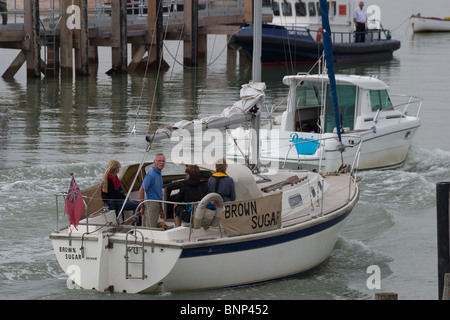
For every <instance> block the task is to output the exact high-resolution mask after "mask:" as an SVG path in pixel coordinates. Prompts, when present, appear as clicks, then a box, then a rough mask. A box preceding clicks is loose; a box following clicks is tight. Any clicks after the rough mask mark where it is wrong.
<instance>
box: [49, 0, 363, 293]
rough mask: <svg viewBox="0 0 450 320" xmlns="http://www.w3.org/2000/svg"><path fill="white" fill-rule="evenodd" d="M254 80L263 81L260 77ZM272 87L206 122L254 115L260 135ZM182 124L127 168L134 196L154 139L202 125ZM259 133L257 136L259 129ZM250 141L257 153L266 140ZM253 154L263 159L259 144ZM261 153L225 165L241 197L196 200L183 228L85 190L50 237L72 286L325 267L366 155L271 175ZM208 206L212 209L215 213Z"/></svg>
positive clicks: (241, 281) (191, 284) (151, 283)
mask: <svg viewBox="0 0 450 320" xmlns="http://www.w3.org/2000/svg"><path fill="white" fill-rule="evenodd" d="M323 1H324V0H323ZM258 4H259V5H260V2H259V1H255V6H256V8H255V10H254V11H255V20H256V19H257V18H258V15H259V14H260V12H261V9H260V7H259V9H258ZM255 38H257V37H255ZM255 47H256V46H255ZM257 74H258V73H257V72H256V73H254V75H257ZM253 79H254V80H259V79H258V77H257V76H255V77H254V78H253ZM264 90H265V84H264V83H261V82H259V81H255V82H253V81H252V82H251V83H249V84H248V85H244V86H243V89H242V90H241V101H239V102H237V103H236V104H235V106H233V107H231V109H227V110H225V111H224V114H222V115H218V116H216V117H215V116H212V117H208V119H207V120H205V122H200V126H201V127H203V128H204V127H207V128H210V127H219V126H222V125H225V127H228V126H229V125H231V124H232V123H234V122H236V123H238V122H239V121H242V120H243V119H244V120H245V119H248V120H249V121H250V122H252V123H254V125H255V131H256V132H258V128H259V126H258V124H259V115H260V110H261V109H262V107H263V102H264V97H265V94H264ZM234 107H236V110H235V111H236V112H233V108H234ZM242 116H243V117H244V118H242ZM224 118H225V119H224ZM181 124H182V128H181V126H180V127H179V128H172V129H173V130H163V131H161V132H159V133H155V134H151V135H149V136H147V138H146V139H147V141H148V142H149V145H148V146H147V149H146V151H145V154H144V157H143V160H142V162H141V163H138V164H134V165H131V166H127V167H123V168H121V171H120V173H119V178H120V180H121V184H122V188H123V189H124V191H126V192H127V197H128V198H129V199H133V200H134V199H137V193H138V189H139V187H140V185H141V183H142V181H143V179H144V176H145V174H146V172H148V170H150V168H151V163H148V162H145V161H144V159H145V156H146V153H148V151H149V150H150V149H151V144H152V143H153V141H155V140H158V139H164V138H166V139H167V138H169V137H170V136H173V135H174V134H177V133H181V134H183V133H184V134H186V133H189V132H192V131H193V132H194V133H195V128H196V126H197V123H196V122H195V121H194V122H187V123H185V122H181ZM191 130H192V131H191ZM200 133H201V131H200ZM185 137H189V135H188V134H187V135H186V136H185ZM194 139H195V137H194ZM254 139H255V140H256V142H259V141H258V135H256V136H255V137H254ZM183 141H184V139H183ZM252 145H253V146H256V149H258V145H259V144H258V143H252ZM194 147H195V143H194ZM194 151H203V149H202V148H201V150H194ZM252 154H253V155H258V153H257V152H255V151H254V150H253V151H252ZM253 158H254V159H255V160H256V163H251V166H250V167H247V166H245V165H242V164H230V165H229V167H228V169H227V174H228V175H229V176H231V177H232V178H233V180H234V182H235V188H236V200H235V201H231V202H226V203H224V202H223V201H222V198H221V197H220V196H219V195H218V194H215V193H210V194H208V195H206V196H205V197H204V198H203V199H202V200H201V201H200V202H198V203H190V205H192V206H193V208H194V210H193V214H192V215H191V222H190V223H189V224H187V225H182V226H180V227H173V221H171V220H170V219H167V220H166V221H164V222H165V223H164V225H163V226H167V225H168V228H166V227H161V228H149V227H142V226H136V225H135V226H130V225H129V224H128V223H129V222H131V221H133V219H135V218H136V216H132V217H130V218H128V219H126V220H125V222H124V223H121V217H122V216H124V212H123V211H122V210H121V212H120V215H119V218H116V213H115V210H109V209H107V208H102V207H101V204H102V200H101V196H100V189H101V188H100V185H96V186H93V187H91V188H89V189H88V190H87V191H84V192H82V194H83V197H84V200H85V203H86V207H87V208H86V214H87V217H86V218H84V219H83V220H81V221H80V223H79V224H78V226H77V228H73V227H70V226H69V227H66V228H62V229H60V228H59V226H58V227H57V231H55V232H53V233H52V234H51V235H50V239H51V241H52V243H53V247H54V251H55V254H56V257H57V259H58V262H59V263H60V265H61V267H62V268H63V270H64V271H65V272H66V273H67V274H68V275H69V280H72V281H73V282H74V284H72V285H73V286H74V287H75V286H79V287H81V288H84V289H89V290H90V289H95V290H98V291H101V292H103V291H113V292H128V293H143V292H160V291H177V290H194V289H209V288H219V287H230V286H239V285H248V284H254V283H260V282H263V281H268V280H274V279H278V278H284V277H289V276H293V275H297V274H302V273H304V272H307V271H309V270H311V269H313V268H315V267H317V266H318V265H320V264H321V263H323V262H324V261H325V260H326V259H327V258H328V256H329V255H330V253H331V251H332V250H333V248H334V246H335V244H336V241H337V239H338V237H339V233H340V231H341V230H342V228H343V226H344V224H345V222H346V221H347V219H348V218H349V215H350V213H351V211H352V209H353V208H354V206H355V205H356V203H357V201H358V198H359V188H358V185H357V183H356V182H357V179H356V178H357V177H356V168H357V159H358V157H356V160H355V161H356V162H355V166H354V167H353V168H355V169H353V170H351V171H349V172H341V173H338V172H336V173H334V174H332V175H329V176H326V175H321V174H319V173H317V172H308V171H306V170H294V171H293V170H278V169H277V168H275V169H276V170H267V171H264V168H261V167H260V166H259V157H258V156H256V157H252V159H253ZM186 164H187V163H186ZM178 166H179V168H178V171H177V170H175V168H169V166H168V164H167V163H166V168H165V169H164V173H165V172H168V174H164V175H163V182H164V184H163V195H164V201H161V203H162V205H163V206H164V211H165V212H166V214H168V213H170V212H171V210H172V209H173V205H174V204H181V203H176V202H174V201H173V196H174V195H175V194H176V193H177V192H178V191H179V189H180V186H181V184H182V183H183V180H184V178H185V165H184V164H178ZM199 166H200V168H201V172H202V177H203V178H204V179H208V178H209V177H210V176H211V174H212V173H213V172H214V168H213V165H212V164H210V165H207V164H199ZM166 170H167V171H166ZM72 195H73V194H72ZM57 197H65V194H60V195H57ZM74 198H76V197H67V199H69V200H70V199H72V200H73V199H74ZM66 201H67V200H66ZM146 201H151V200H146ZM57 203H58V202H57ZM210 204H213V205H214V206H213V208H210V209H208V207H209V206H208V205H210ZM91 211H94V212H92V214H90V213H91ZM57 214H58V212H57ZM57 221H58V219H57ZM71 221H72V220H71ZM69 282H70V281H69Z"/></svg>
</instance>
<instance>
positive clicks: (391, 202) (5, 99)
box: [0, 0, 450, 299]
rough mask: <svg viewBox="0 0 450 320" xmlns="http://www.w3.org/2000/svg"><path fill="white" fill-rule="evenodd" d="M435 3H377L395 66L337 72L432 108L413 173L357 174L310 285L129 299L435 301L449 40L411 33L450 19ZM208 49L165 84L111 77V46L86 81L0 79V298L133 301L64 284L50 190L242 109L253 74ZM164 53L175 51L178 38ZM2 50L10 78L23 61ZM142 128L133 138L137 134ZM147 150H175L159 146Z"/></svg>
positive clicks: (425, 115)
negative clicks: (393, 45)
mask: <svg viewBox="0 0 450 320" xmlns="http://www.w3.org/2000/svg"><path fill="white" fill-rule="evenodd" d="M430 3H431V2H430ZM432 3H433V6H430V5H429V2H428V1H427V2H424V1H406V0H401V1H387V0H382V1H381V0H380V1H377V3H376V4H378V5H379V6H380V7H381V10H382V20H383V25H384V26H385V27H388V28H390V29H394V28H395V30H394V32H393V37H394V38H397V39H400V40H401V41H402V48H401V49H400V50H399V51H397V52H396V53H395V55H394V58H393V59H390V60H388V61H375V62H371V63H358V64H345V65H338V66H337V72H342V73H358V74H368V75H376V76H378V77H379V78H380V79H382V80H384V81H386V82H387V83H388V84H389V85H390V86H391V90H390V91H391V93H398V94H400V93H401V94H413V95H416V96H420V97H423V98H424V104H423V108H422V113H421V118H422V127H421V128H420V130H419V132H418V134H417V135H416V136H415V138H414V142H413V145H412V148H411V150H410V154H409V156H408V159H407V162H406V164H405V166H404V167H403V168H401V169H398V170H392V171H371V172H362V173H361V176H362V178H363V180H362V181H361V183H360V187H361V197H360V201H359V203H358V205H357V206H356V208H355V209H354V211H353V213H352V215H351V218H350V220H349V222H348V223H347V225H346V227H345V229H344V231H343V232H342V234H341V237H340V239H339V240H338V242H337V244H336V247H335V250H334V251H333V252H332V254H331V256H330V258H329V259H328V260H327V262H326V263H325V264H323V265H322V266H320V267H319V268H318V269H316V270H315V271H313V272H311V273H309V274H307V275H305V276H302V277H296V278H291V279H286V280H281V281H276V282H270V283H266V284H262V285H258V286H250V287H244V288H231V289H223V290H212V291H200V292H188V293H170V292H166V293H162V294H149V295H136V296H134V298H139V299H373V297H374V294H375V292H379V291H383V292H387V291H392V292H397V293H398V294H399V299H436V298H437V296H438V292H437V291H438V289H437V281H438V279H437V254H436V247H437V244H436V204H435V188H436V187H435V185H436V183H437V182H440V181H450V166H449V163H450V143H449V142H448V137H449V136H450V126H449V125H448V120H449V119H450V108H448V103H449V101H450V90H449V88H448V83H449V81H448V75H449V74H450V67H449V64H448V52H450V34H429V35H415V36H412V33H411V29H410V27H409V26H408V24H407V23H406V22H407V21H406V20H407V18H408V17H409V15H410V14H413V13H417V12H421V13H422V15H424V16H425V15H434V16H441V12H447V15H448V12H450V5H449V4H448V3H447V2H446V1H444V0H436V1H432ZM406 8H408V10H410V11H408V12H407V10H406ZM405 21H406V22H405ZM208 41H209V42H208V43H209V47H210V48H209V50H210V55H209V57H210V58H208V61H207V63H208V67H207V68H200V69H197V70H192V69H184V70H183V69H182V68H181V67H180V65H179V64H178V63H175V62H174V61H173V59H172V58H171V57H170V55H168V54H166V55H165V57H166V60H167V61H168V63H169V64H170V65H171V69H170V70H169V71H168V72H166V73H165V74H163V75H162V76H161V78H160V79H158V80H156V74H154V73H152V74H150V75H149V76H148V77H147V78H145V79H143V77H142V75H125V76H114V77H109V76H107V75H105V72H106V71H107V70H108V69H109V67H110V66H109V61H110V60H108V56H109V55H110V52H109V50H107V49H104V48H103V49H101V54H102V55H103V56H106V57H105V58H104V59H101V62H100V65H99V66H98V70H95V71H93V72H92V73H91V76H90V77H88V78H85V79H77V80H76V81H71V80H70V81H67V80H65V81H60V80H58V79H57V80H55V79H41V80H33V79H26V78H25V74H24V70H21V71H20V72H19V74H18V75H17V76H16V77H15V79H14V80H10V81H5V80H3V79H1V80H0V97H1V100H0V199H1V202H0V299H11V298H14V299H81V298H83V299H124V298H129V295H124V294H112V295H110V294H106V293H98V292H93V291H81V290H70V289H68V288H67V286H66V279H67V277H66V276H65V275H64V273H63V272H62V269H61V268H60V267H59V265H58V263H57V262H56V259H55V257H54V254H53V250H52V246H51V243H50V240H49V238H48V235H49V234H50V233H51V232H52V231H53V230H54V229H55V228H56V218H55V210H56V209H55V198H54V196H53V194H54V193H56V192H60V191H65V190H66V189H67V187H68V185H69V181H70V179H69V175H68V173H69V172H75V174H76V178H77V182H78V184H79V185H80V186H81V187H86V186H89V185H91V184H92V183H95V182H98V181H99V179H100V178H101V175H102V173H103V170H104V168H105V165H106V163H107V162H108V161H109V160H110V159H111V158H117V159H119V160H120V161H121V162H123V163H129V162H136V161H140V160H141V157H142V156H143V152H144V150H145V147H146V144H145V141H144V136H145V134H146V133H147V131H148V130H152V129H154V128H155V126H159V125H163V124H168V123H172V122H174V121H177V120H180V119H182V118H193V117H197V116H205V115H209V114H212V113H215V112H217V111H219V110H221V109H222V108H223V107H225V106H230V105H231V104H232V103H233V102H235V101H237V100H239V89H240V86H241V84H243V83H246V82H248V80H249V79H250V76H251V71H250V65H249V64H248V63H246V62H245V61H242V60H239V59H238V60H236V61H234V60H233V59H230V58H228V59H227V57H226V51H223V48H224V45H225V39H224V37H222V36H217V37H216V36H209V38H208ZM166 45H167V47H168V48H169V49H170V50H171V52H172V53H173V52H176V50H177V46H178V45H177V43H176V42H167V43H166ZM1 53H2V61H3V62H2V64H1V66H0V67H1V70H0V72H4V69H5V68H6V66H7V65H8V64H9V63H10V62H11V61H12V60H13V59H14V57H15V56H16V54H17V52H15V51H10V50H1ZM216 58H217V59H216ZM178 59H179V60H180V61H181V60H182V59H181V56H178ZM306 70H307V68H306V67H299V66H296V67H294V71H295V72H298V71H306ZM289 72H291V68H290V67H282V66H271V67H265V68H264V69H263V73H262V77H263V81H265V82H266V84H267V87H268V89H267V91H266V94H267V104H268V105H269V106H272V105H277V104H279V103H280V102H281V101H282V100H283V98H284V95H285V92H286V87H284V86H283V85H282V84H281V79H282V77H283V75H284V74H285V73H289ZM156 85H157V90H156V93H155V90H154V88H155V86H156ZM281 111H282V109H280V112H281ZM135 123H136V128H137V133H136V135H130V132H131V130H132V128H133V126H134V124H135ZM149 123H150V125H149ZM153 149H154V150H155V151H156V150H157V151H160V150H161V151H163V152H166V153H170V146H168V145H166V144H163V143H158V144H155V145H154V146H153ZM370 265H377V266H378V267H379V268H380V270H381V275H382V280H381V289H380V290H370V289H368V287H367V283H366V282H367V279H368V277H369V274H368V273H367V268H368V267H369V266H370Z"/></svg>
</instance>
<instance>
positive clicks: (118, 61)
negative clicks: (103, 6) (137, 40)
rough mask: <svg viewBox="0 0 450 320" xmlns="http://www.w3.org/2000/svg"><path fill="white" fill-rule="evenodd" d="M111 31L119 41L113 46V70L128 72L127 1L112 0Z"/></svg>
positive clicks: (115, 71) (113, 36)
mask: <svg viewBox="0 0 450 320" xmlns="http://www.w3.org/2000/svg"><path fill="white" fill-rule="evenodd" d="M111 32H112V38H113V39H117V43H116V44H115V45H114V46H112V49H111V50H112V71H113V72H114V73H127V72H128V69H127V67H128V66H127V64H128V60H127V1H126V0H118V1H112V4H111Z"/></svg>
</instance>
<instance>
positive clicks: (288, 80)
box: [283, 74, 389, 90]
mask: <svg viewBox="0 0 450 320" xmlns="http://www.w3.org/2000/svg"><path fill="white" fill-rule="evenodd" d="M335 78H336V84H337V85H353V86H357V87H360V88H362V89H369V90H383V89H385V90H386V89H388V88H389V86H388V85H387V84H386V83H384V82H383V81H381V80H380V79H377V78H375V77H368V76H356V75H346V74H337V75H336V76H335ZM299 81H305V82H321V81H325V83H328V82H329V79H328V75H326V74H325V75H323V74H314V75H304V74H303V75H302V74H299V75H293V76H285V77H284V78H283V83H284V84H286V85H291V84H296V83H298V82H299Z"/></svg>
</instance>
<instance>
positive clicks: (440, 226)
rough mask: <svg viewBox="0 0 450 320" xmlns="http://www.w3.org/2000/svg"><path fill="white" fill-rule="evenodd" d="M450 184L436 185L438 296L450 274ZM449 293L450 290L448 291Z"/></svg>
mask: <svg viewBox="0 0 450 320" xmlns="http://www.w3.org/2000/svg"><path fill="white" fill-rule="evenodd" d="M449 199H450V182H438V183H437V184H436V206H437V251H438V284H439V285H438V296H439V299H443V297H442V296H441V295H442V293H443V292H444V281H445V279H446V278H445V275H446V274H448V273H450V231H449V229H450V211H449V209H450V204H449ZM447 293H448V290H447Z"/></svg>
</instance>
